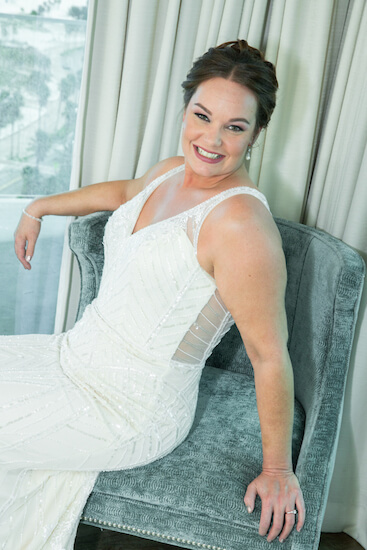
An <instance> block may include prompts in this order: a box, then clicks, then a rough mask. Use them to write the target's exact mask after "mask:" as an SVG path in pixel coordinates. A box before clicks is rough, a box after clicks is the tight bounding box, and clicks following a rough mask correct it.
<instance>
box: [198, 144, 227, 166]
mask: <svg viewBox="0 0 367 550" xmlns="http://www.w3.org/2000/svg"><path fill="white" fill-rule="evenodd" d="M194 149H195V152H196V153H197V155H198V156H199V158H200V157H204V158H205V159H208V161H212V162H213V161H214V162H215V161H219V160H221V159H222V158H224V155H220V154H218V153H210V152H209V151H205V149H202V148H201V147H199V146H198V145H194Z"/></svg>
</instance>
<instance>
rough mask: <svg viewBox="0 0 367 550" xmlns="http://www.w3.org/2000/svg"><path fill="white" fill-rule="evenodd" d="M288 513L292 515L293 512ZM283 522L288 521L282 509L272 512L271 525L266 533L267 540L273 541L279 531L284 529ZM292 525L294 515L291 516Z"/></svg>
mask: <svg viewBox="0 0 367 550" xmlns="http://www.w3.org/2000/svg"><path fill="white" fill-rule="evenodd" d="M289 515H293V514H289ZM285 523H288V517H287V516H285V515H284V510H283V509H281V510H279V511H277V512H274V514H273V524H272V526H271V528H270V531H269V533H268V538H267V541H268V542H271V541H273V540H274V539H276V538H277V536H278V535H279V533H280V532H283V531H282V530H284V529H285V528H286V525H285ZM293 525H294V516H293ZM293 525H292V526H293ZM292 526H291V528H290V531H291V530H292ZM290 531H289V532H290ZM288 534H289V533H288Z"/></svg>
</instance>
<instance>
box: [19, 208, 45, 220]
mask: <svg viewBox="0 0 367 550" xmlns="http://www.w3.org/2000/svg"><path fill="white" fill-rule="evenodd" d="M23 214H25V215H26V216H28V218H32V220H36V222H40V223H42V222H43V218H36V217H35V216H32V214H28V212H27V210H26V209H25V208H23Z"/></svg>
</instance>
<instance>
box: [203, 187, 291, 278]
mask: <svg viewBox="0 0 367 550" xmlns="http://www.w3.org/2000/svg"><path fill="white" fill-rule="evenodd" d="M202 240H203V242H204V243H205V244H206V246H205V248H206V251H207V253H208V254H209V255H210V260H211V262H210V263H211V264H212V265H213V268H214V273H215V274H219V272H223V271H225V272H226V273H228V272H232V273H236V272H241V273H245V272H247V273H251V274H253V276H257V275H258V274H259V273H261V274H262V279H263V276H264V275H266V273H268V274H269V275H270V274H272V276H274V275H276V274H277V275H278V276H279V277H280V279H285V278H286V270H285V260H284V254H283V249H282V240H281V236H280V233H279V231H278V228H277V225H276V223H275V221H274V219H273V216H272V215H271V213H270V212H269V211H268V210H267V208H266V207H265V206H264V204H263V203H262V202H261V201H260V200H259V199H258V198H256V197H255V196H252V195H250V194H249V195H248V194H240V195H236V196H234V197H231V198H229V199H227V200H225V201H223V202H222V203H221V204H220V205H219V206H218V207H217V208H215V209H214V210H213V211H212V212H211V213H210V215H209V216H208V219H207V221H206V223H205V225H204V226H203V239H202Z"/></svg>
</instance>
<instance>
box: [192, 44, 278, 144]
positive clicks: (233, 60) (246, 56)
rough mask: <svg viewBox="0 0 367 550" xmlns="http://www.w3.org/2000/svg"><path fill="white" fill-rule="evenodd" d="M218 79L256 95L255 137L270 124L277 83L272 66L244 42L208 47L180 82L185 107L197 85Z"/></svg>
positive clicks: (257, 51)
mask: <svg viewBox="0 0 367 550" xmlns="http://www.w3.org/2000/svg"><path fill="white" fill-rule="evenodd" d="M217 77H221V78H225V79H227V80H232V81H233V82H237V83H238V84H241V85H242V86H246V87H247V88H249V89H250V90H251V91H252V92H253V93H254V94H255V96H256V98H257V105H258V107H257V113H256V127H255V134H256V133H257V132H258V131H259V130H260V129H261V128H265V127H266V126H267V125H268V124H269V121H270V117H271V115H272V112H273V110H274V107H275V96H276V92H277V89H278V81H277V77H276V74H275V67H274V65H273V64H272V63H270V61H266V60H265V58H264V55H263V54H262V53H261V52H260V51H259V50H257V49H256V48H252V47H251V46H249V45H248V43H247V42H246V40H236V41H234V42H225V43H224V44H221V45H220V46H217V47H216V48H210V49H209V50H208V51H207V52H206V53H205V54H204V55H202V56H201V57H199V59H197V60H196V61H195V62H194V64H193V66H192V68H191V70H190V71H189V72H188V74H187V77H186V80H185V81H184V82H183V83H182V87H183V89H184V105H185V108H187V106H188V104H189V102H190V100H191V98H192V96H193V95H194V93H195V92H196V90H197V88H198V86H200V84H202V83H203V82H205V81H206V80H210V79H211V78H217Z"/></svg>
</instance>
